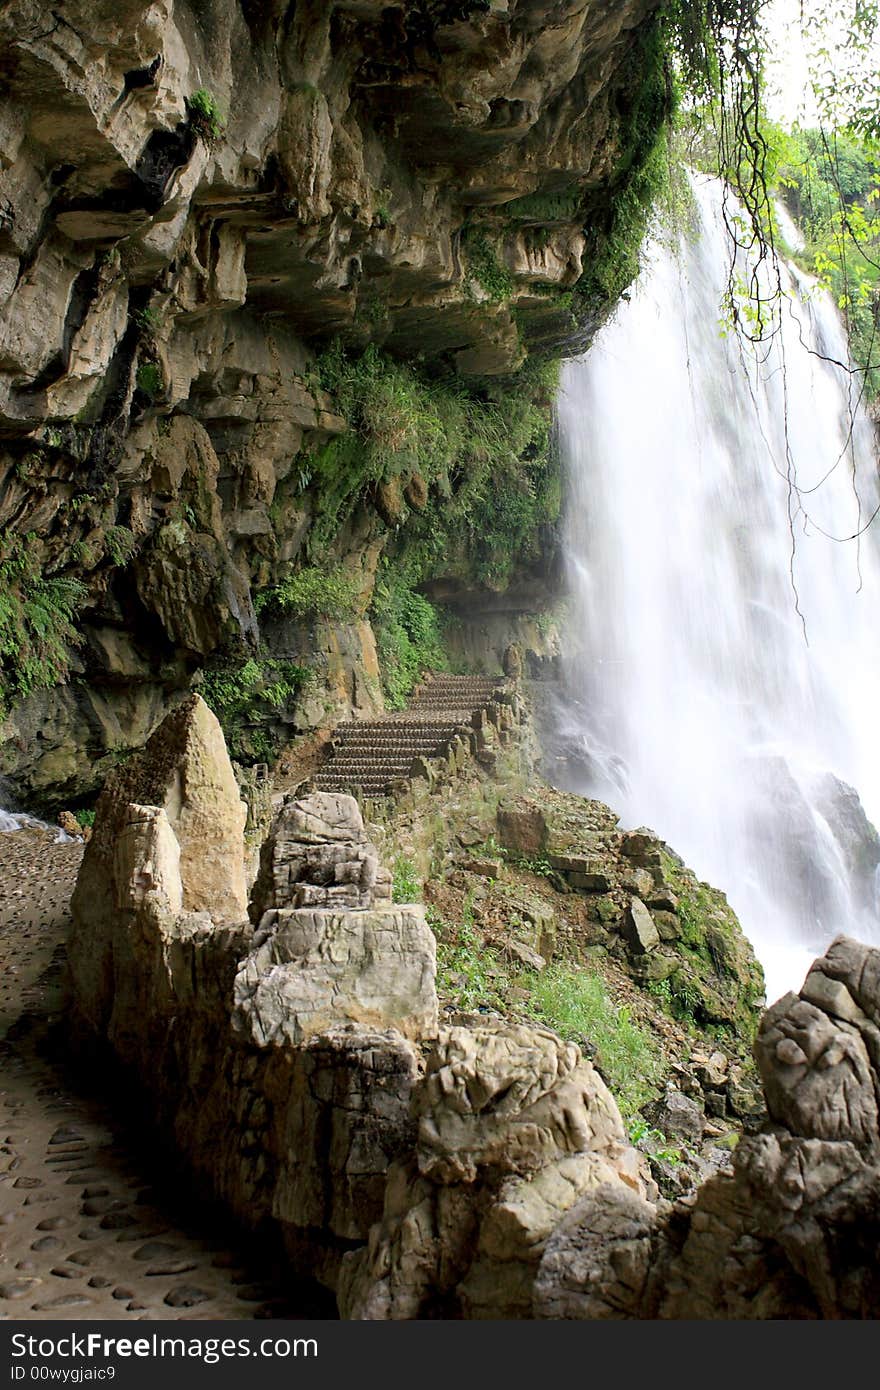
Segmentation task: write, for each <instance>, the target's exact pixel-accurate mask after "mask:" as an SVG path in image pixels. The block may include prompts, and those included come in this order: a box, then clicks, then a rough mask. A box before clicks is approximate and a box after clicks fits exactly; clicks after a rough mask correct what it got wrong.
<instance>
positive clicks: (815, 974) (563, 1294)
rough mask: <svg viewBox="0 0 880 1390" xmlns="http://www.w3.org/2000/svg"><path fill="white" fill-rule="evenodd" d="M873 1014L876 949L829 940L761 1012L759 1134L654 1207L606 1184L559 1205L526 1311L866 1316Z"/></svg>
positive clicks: (878, 1003)
mask: <svg viewBox="0 0 880 1390" xmlns="http://www.w3.org/2000/svg"><path fill="white" fill-rule="evenodd" d="M878 1022H880V951H877V950H874V949H871V948H870V947H867V946H863V945H861V944H860V943H859V942H856V941H852V940H850V939H848V938H846V937H839V938H838V939H837V940H836V941H835V942H834V943H833V945H832V946H831V947H830V948H829V950H828V952H827V954H826V955H825V956H824V957H822V959H821V960H818V961H817V962H816V963H815V964H814V965H813V967H812V969H811V970H810V972H809V974H808V976H807V979H806V981H805V983H804V986H803V988H802V990H801V991H800V994H799V995H795V994H788V995H785V996H784V998H782V999H780V1000H779V1002H778V1003H777V1004H775V1005H774V1006H773V1008H772V1009H769V1010H768V1011H767V1013H766V1014H765V1016H764V1019H763V1021H762V1024H761V1028H760V1032H759V1034H758V1039H757V1043H756V1048H755V1051H756V1056H757V1060H758V1065H759V1067H760V1071H761V1077H762V1081H763V1083H764V1091H765V1096H766V1102H767V1109H768V1112H769V1117H770V1118H769V1123H768V1124H767V1125H766V1126H765V1127H764V1129H763V1130H762V1132H760V1133H759V1134H755V1135H751V1136H747V1137H745V1138H743V1139H742V1140H741V1141H740V1143H739V1145H738V1147H737V1149H736V1151H735V1154H734V1157H733V1164H732V1168H731V1169H730V1170H729V1171H728V1172H725V1173H722V1174H719V1175H718V1176H717V1177H714V1178H711V1179H710V1180H709V1181H708V1182H706V1183H705V1184H704V1185H703V1187H702V1188H700V1190H699V1192H698V1193H697V1194H696V1195H695V1197H694V1198H692V1199H691V1200H690V1201H688V1202H686V1203H682V1204H679V1205H678V1206H676V1207H675V1208H673V1210H672V1212H671V1214H670V1215H669V1216H668V1217H663V1216H662V1215H661V1214H658V1213H657V1212H656V1211H652V1210H651V1209H650V1208H648V1207H647V1206H646V1205H645V1204H644V1203H642V1204H639V1203H638V1202H636V1201H634V1200H632V1198H631V1197H622V1196H621V1194H620V1193H608V1192H598V1193H596V1194H591V1195H590V1196H588V1197H586V1198H585V1199H584V1200H583V1201H582V1202H581V1203H579V1204H578V1205H577V1206H576V1207H574V1208H572V1210H571V1211H570V1212H569V1214H568V1216H567V1217H566V1219H565V1221H564V1222H563V1223H561V1224H560V1226H559V1227H558V1228H557V1230H556V1231H555V1232H554V1234H553V1237H552V1238H551V1240H550V1241H549V1242H548V1244H547V1248H546V1251H545V1254H544V1256H543V1258H542V1263H541V1267H540V1269H539V1271H538V1275H537V1279H536V1282H535V1304H534V1307H535V1315H536V1316H538V1317H575V1318H579V1317H621V1316H624V1317H641V1318H645V1317H651V1318H715V1319H717V1318H750V1319H764V1318H874V1317H876V1316H877V1313H878V1309H880V1279H878V1274H877V1268H876V1261H875V1258H874V1252H875V1250H876V1243H877V1238H878V1234H880V1231H878V1219H880V1218H878V1213H880V1201H878V1198H880V1129H878V1111H877V1094H878V1082H880V1050H878V1038H880V1033H878Z"/></svg>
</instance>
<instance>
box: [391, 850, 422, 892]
mask: <svg viewBox="0 0 880 1390" xmlns="http://www.w3.org/2000/svg"><path fill="white" fill-rule="evenodd" d="M391 898H392V901H393V902H396V903H418V902H421V900H422V885H421V883H420V882H419V879H418V875H417V874H416V868H415V865H414V864H413V862H412V860H411V859H408V858H407V856H406V855H405V854H399V855H398V856H397V858H396V859H395V861H394V875H393V878H392V887H391Z"/></svg>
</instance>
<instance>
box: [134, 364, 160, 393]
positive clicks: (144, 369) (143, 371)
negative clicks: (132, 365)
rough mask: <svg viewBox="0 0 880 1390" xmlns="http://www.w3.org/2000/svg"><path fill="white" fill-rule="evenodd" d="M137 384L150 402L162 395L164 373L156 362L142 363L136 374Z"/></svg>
mask: <svg viewBox="0 0 880 1390" xmlns="http://www.w3.org/2000/svg"><path fill="white" fill-rule="evenodd" d="M135 382H136V384H137V387H138V389H139V390H140V391H143V393H144V395H145V396H149V398H150V400H151V401H152V400H155V399H156V397H157V396H159V395H161V393H162V373H161V372H160V370H159V367H158V364H157V363H156V362H142V363H141V364H140V366H139V367H138V369H137V372H136V373H135Z"/></svg>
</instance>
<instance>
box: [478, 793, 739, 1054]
mask: <svg viewBox="0 0 880 1390" xmlns="http://www.w3.org/2000/svg"><path fill="white" fill-rule="evenodd" d="M497 827H498V839H499V841H500V843H501V845H502V846H503V847H504V848H505V849H507V850H508V851H509V852H511V853H513V854H514V855H517V856H521V857H522V858H523V860H524V862H528V861H529V860H530V859H531V860H532V861H533V862H534V861H537V862H539V863H541V864H543V865H544V866H545V867H546V870H547V871H548V872H549V873H551V874H554V875H555V876H556V878H557V882H558V884H559V886H560V887H561V888H564V889H566V890H573V891H574V892H576V893H578V894H580V895H582V896H583V898H584V899H585V900H586V904H587V907H586V911H587V917H588V921H589V923H590V927H589V936H590V941H591V944H593V945H601V946H603V947H604V948H605V949H606V950H608V951H609V952H610V953H611V954H612V955H616V956H617V957H618V958H620V959H621V960H623V961H624V962H625V965H626V969H627V971H628V973H629V974H631V975H632V977H633V978H634V979H635V980H637V981H638V982H639V983H640V984H641V985H643V986H649V987H650V988H651V989H652V990H654V991H655V992H656V991H660V992H661V994H662V995H663V996H664V997H665V998H666V1000H667V1002H668V1004H669V1006H670V1007H671V1009H672V1010H673V1012H674V1013H675V1014H676V1015H678V1016H680V1017H687V1018H689V1019H691V1020H692V1021H694V1022H696V1024H697V1026H698V1027H705V1026H706V1025H709V1026H711V1027H714V1028H717V1027H721V1028H722V1029H724V1030H725V1033H726V1034H727V1035H728V1036H731V1037H734V1038H736V1039H738V1040H739V1043H740V1046H741V1048H742V1047H745V1048H747V1047H748V1045H749V1044H750V1042H751V1039H752V1037H753V1035H754V1031H755V1027H756V1025H757V1021H758V1007H757V1006H758V1005H759V1004H761V1003H762V1002H763V998H764V982H763V973H762V971H761V967H760V965H759V964H758V962H757V960H756V959H755V955H754V952H753V951H752V948H751V946H750V944H749V942H748V940H747V938H746V937H745V935H744V933H743V932H742V930H741V928H740V926H739V923H738V922H737V919H736V916H735V915H734V913H733V911H732V909H731V908H730V905H729V904H728V902H727V899H726V897H725V896H724V894H723V893H721V892H719V891H718V890H717V889H715V888H712V887H711V886H710V885H709V884H707V883H702V882H700V881H699V880H698V879H697V878H696V875H695V874H693V873H692V872H691V871H690V870H689V869H688V868H687V867H686V866H685V865H684V863H683V862H682V861H681V859H680V858H679V857H678V855H676V854H675V852H674V851H673V850H671V849H670V847H669V846H668V845H667V844H665V843H664V842H663V841H662V840H660V839H658V838H657V836H655V835H654V834H653V833H652V832H651V831H649V830H631V831H623V830H621V829H620V828H619V825H618V821H617V817H616V816H615V815H614V813H613V812H612V811H610V810H609V808H608V807H607V806H604V805H603V804H602V803H601V802H597V801H585V800H584V798H582V797H579V796H575V795H573V794H571V793H568V792H560V791H557V790H554V789H551V788H545V789H542V791H541V792H540V793H537V792H529V793H520V794H517V795H515V796H510V795H508V796H506V797H503V798H502V800H501V801H500V802H499V806H498V815H497Z"/></svg>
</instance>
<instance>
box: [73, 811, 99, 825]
mask: <svg viewBox="0 0 880 1390" xmlns="http://www.w3.org/2000/svg"><path fill="white" fill-rule="evenodd" d="M73 814H74V818H75V820H76V823H77V825H81V826H82V828H83V830H85V829H87V828H90V827H91V826H93V825H94V824H95V813H94V811H87V810H85V809H80V810H79V811H74V813H73Z"/></svg>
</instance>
